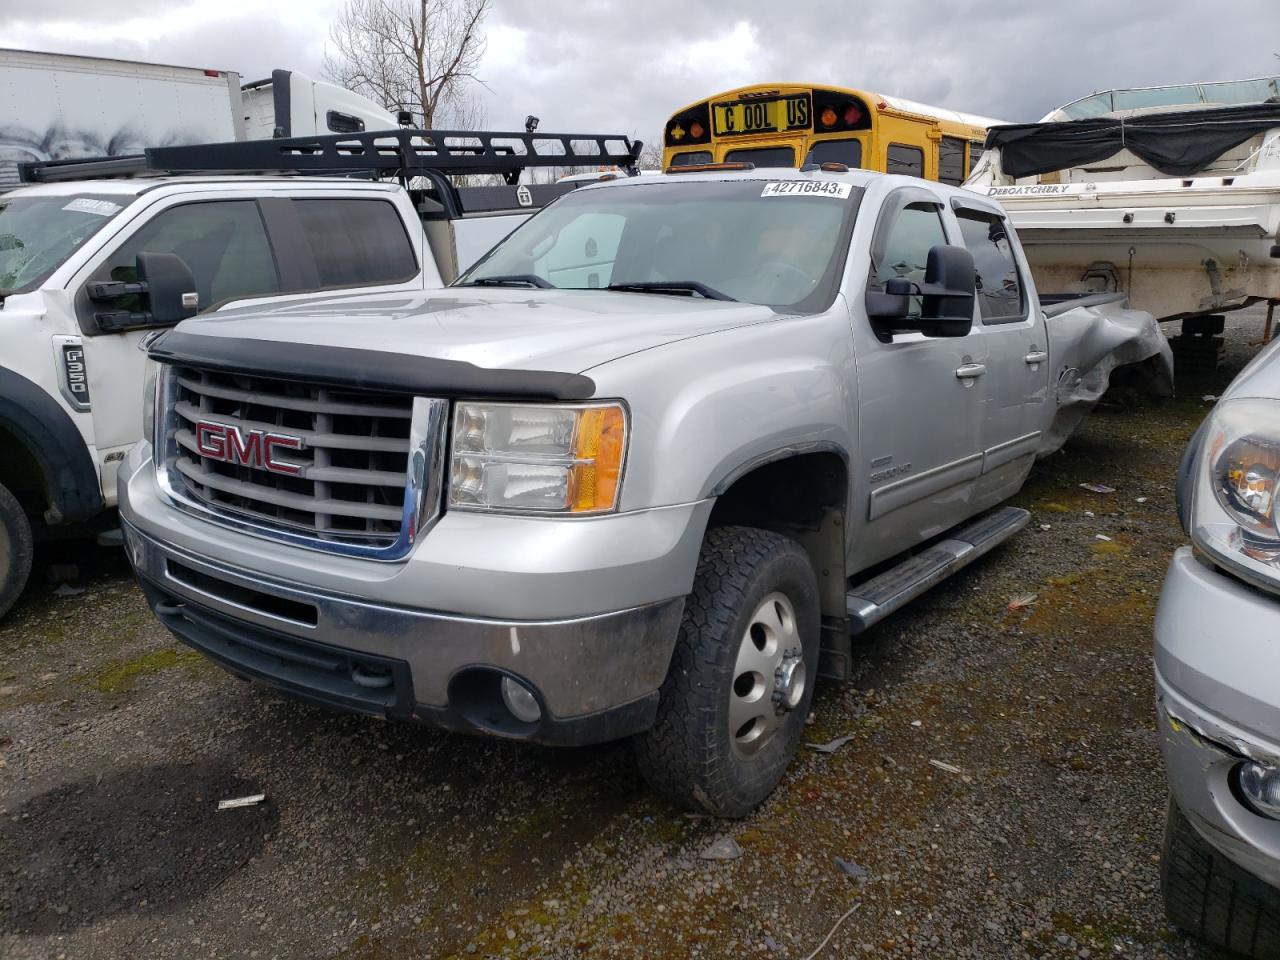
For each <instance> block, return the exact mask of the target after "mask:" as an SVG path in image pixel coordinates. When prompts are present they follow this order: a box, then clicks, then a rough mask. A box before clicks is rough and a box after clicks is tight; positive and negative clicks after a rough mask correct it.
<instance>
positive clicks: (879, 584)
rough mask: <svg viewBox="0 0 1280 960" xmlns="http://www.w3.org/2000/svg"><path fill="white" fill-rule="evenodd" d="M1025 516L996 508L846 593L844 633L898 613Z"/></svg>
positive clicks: (1018, 526)
mask: <svg viewBox="0 0 1280 960" xmlns="http://www.w3.org/2000/svg"><path fill="white" fill-rule="evenodd" d="M1030 520H1031V514H1030V513H1029V512H1028V511H1026V510H1023V509H1021V508H1020V507H998V508H997V509H995V510H992V511H991V512H990V513H985V514H983V515H982V516H980V517H978V518H977V519H976V520H971V521H970V522H968V523H966V524H965V525H964V526H961V527H957V528H956V529H955V530H954V531H953V532H952V534H951V535H950V536H949V537H948V538H947V539H946V540H942V541H940V542H939V543H936V544H934V545H933V546H932V547H930V548H929V549H928V550H925V551H924V552H923V553H918V554H916V555H915V556H913V557H908V558H907V559H906V560H903V561H902V562H901V563H900V564H898V565H897V566H896V567H891V568H890V569H888V570H886V571H885V572H884V573H882V574H880V575H879V576H878V577H873V578H872V579H870V580H868V581H867V582H866V583H860V584H858V585H857V586H856V587H854V588H853V589H852V590H850V591H849V594H848V597H847V598H846V606H847V608H848V610H849V629H850V631H851V632H852V633H855V634H858V633H862V632H863V631H865V630H867V629H869V628H870V627H871V626H872V625H874V624H877V623H879V622H880V621H881V620H883V619H884V618H885V617H887V616H888V615H889V614H891V613H893V612H894V611H896V610H899V609H901V608H902V607H903V606H905V605H906V604H907V603H909V602H910V601H912V600H914V599H915V598H916V597H918V596H920V594H922V593H924V592H925V591H926V590H928V589H930V588H931V587H935V586H937V585H938V584H939V583H941V582H942V581H943V580H945V579H946V578H947V577H949V576H951V574H953V573H955V572H956V571H957V570H960V569H962V568H964V567H967V566H968V565H969V564H971V563H973V561H975V560H977V559H978V558H979V557H980V556H982V555H983V554H984V553H987V552H988V551H990V550H991V549H992V548H994V547H996V546H998V545H999V544H1001V543H1003V542H1004V541H1005V540H1008V539H1009V538H1010V537H1011V536H1013V535H1014V534H1015V533H1017V532H1018V531H1019V530H1021V529H1022V528H1023V527H1025V526H1026V525H1027V523H1028V521H1030Z"/></svg>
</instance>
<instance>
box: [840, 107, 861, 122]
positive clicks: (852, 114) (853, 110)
mask: <svg viewBox="0 0 1280 960" xmlns="http://www.w3.org/2000/svg"><path fill="white" fill-rule="evenodd" d="M861 119H862V111H861V110H860V109H859V108H858V105H857V104H856V103H846V104H845V105H844V125H845V126H846V127H852V126H853V125H854V124H855V123H857V122H858V121H859V120H861Z"/></svg>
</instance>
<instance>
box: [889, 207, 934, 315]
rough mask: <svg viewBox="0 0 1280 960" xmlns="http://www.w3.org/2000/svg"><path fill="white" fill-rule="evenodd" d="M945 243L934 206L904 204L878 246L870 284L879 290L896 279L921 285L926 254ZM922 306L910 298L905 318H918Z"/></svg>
mask: <svg viewBox="0 0 1280 960" xmlns="http://www.w3.org/2000/svg"><path fill="white" fill-rule="evenodd" d="M946 242H947V234H946V231H945V230H944V229H943V226H942V215H941V213H940V212H939V209H938V206H937V204H933V203H928V202H925V201H920V202H915V203H909V204H907V205H906V206H905V207H902V208H901V209H899V210H898V212H897V215H896V216H894V219H893V222H892V223H891V224H890V225H889V228H888V231H887V232H886V233H885V234H884V237H883V240H882V241H879V240H878V242H877V247H878V250H877V252H876V254H875V256H874V257H873V261H872V268H873V276H872V283H873V284H874V285H875V287H876V289H879V290H883V289H884V285H885V283H886V282H887V281H889V280H892V279H894V278H895V277H904V278H906V279H907V280H911V281H912V282H914V283H923V282H924V272H925V267H926V266H927V265H928V261H929V251H930V250H931V249H932V248H933V247H936V246H938V245H940V244H945V243H946ZM921 302H922V298H920V297H912V298H911V306H910V308H909V310H908V316H912V317H918V316H920V309H921Z"/></svg>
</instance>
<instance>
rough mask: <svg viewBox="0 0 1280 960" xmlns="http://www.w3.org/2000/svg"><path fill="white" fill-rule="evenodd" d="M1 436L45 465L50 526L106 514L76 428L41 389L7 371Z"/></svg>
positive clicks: (0, 388) (1, 389) (1, 394)
mask: <svg viewBox="0 0 1280 960" xmlns="http://www.w3.org/2000/svg"><path fill="white" fill-rule="evenodd" d="M0 433H4V434H9V435H11V436H12V437H13V438H14V439H15V440H16V442H17V443H20V444H21V445H22V446H23V448H24V449H25V450H26V451H27V453H29V454H30V455H31V457H32V458H33V459H34V460H35V461H36V463H37V465H38V466H39V468H40V472H41V479H42V482H43V489H44V495H45V501H46V504H47V509H46V515H45V518H44V519H45V520H46V521H47V522H49V523H65V522H68V521H72V520H84V519H87V518H88V517H91V516H93V515H95V514H97V513H99V512H101V511H102V509H103V500H102V491H101V487H100V484H99V482H98V471H97V469H96V468H95V467H94V463H93V458H92V457H91V456H90V455H89V448H88V447H86V446H85V442H84V438H83V437H82V436H81V435H80V431H79V430H77V429H76V425H75V424H74V423H73V422H72V421H71V418H70V417H69V416H67V414H66V411H64V410H63V409H62V408H61V407H60V406H58V404H57V402H56V401H55V400H53V398H51V397H50V396H49V395H48V394H47V393H45V391H43V390H42V389H40V387H38V386H37V385H36V384H34V383H32V382H31V381H30V380H28V379H27V378H26V377H23V376H21V375H20V374H17V373H14V372H13V371H12V370H7V369H5V368H3V367H0ZM10 442H12V441H10ZM2 456H3V452H0V457H2Z"/></svg>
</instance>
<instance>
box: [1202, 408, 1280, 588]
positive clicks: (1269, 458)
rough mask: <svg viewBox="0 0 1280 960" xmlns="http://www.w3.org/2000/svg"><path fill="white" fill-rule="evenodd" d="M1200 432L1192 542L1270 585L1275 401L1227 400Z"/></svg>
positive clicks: (1274, 562)
mask: <svg viewBox="0 0 1280 960" xmlns="http://www.w3.org/2000/svg"><path fill="white" fill-rule="evenodd" d="M1205 430H1206V433H1205V437H1204V441H1203V443H1202V444H1201V452H1200V463H1199V465H1198V467H1197V469H1196V472H1195V477H1196V482H1195V492H1194V495H1193V499H1192V515H1191V536H1192V540H1193V541H1194V542H1195V543H1196V545H1197V546H1199V547H1201V548H1202V549H1203V550H1205V551H1207V552H1208V553H1210V554H1212V555H1213V556H1214V557H1216V558H1217V559H1219V560H1221V561H1222V562H1223V563H1224V565H1226V566H1228V567H1231V568H1233V569H1235V570H1237V571H1239V572H1240V573H1241V574H1243V575H1246V576H1249V575H1252V576H1253V578H1254V579H1258V578H1262V579H1264V580H1266V581H1270V582H1274V581H1275V580H1276V579H1277V578H1280V526H1278V525H1277V520H1278V519H1280V517H1278V516H1277V512H1276V506H1277V505H1276V498H1277V494H1278V493H1280V491H1278V490H1277V484H1278V482H1280V401H1276V400H1227V401H1225V402H1223V403H1222V404H1221V405H1220V406H1219V407H1218V408H1217V409H1216V410H1215V411H1214V412H1213V415H1212V416H1211V417H1210V418H1209V421H1208V423H1207V424H1206V427H1205Z"/></svg>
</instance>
